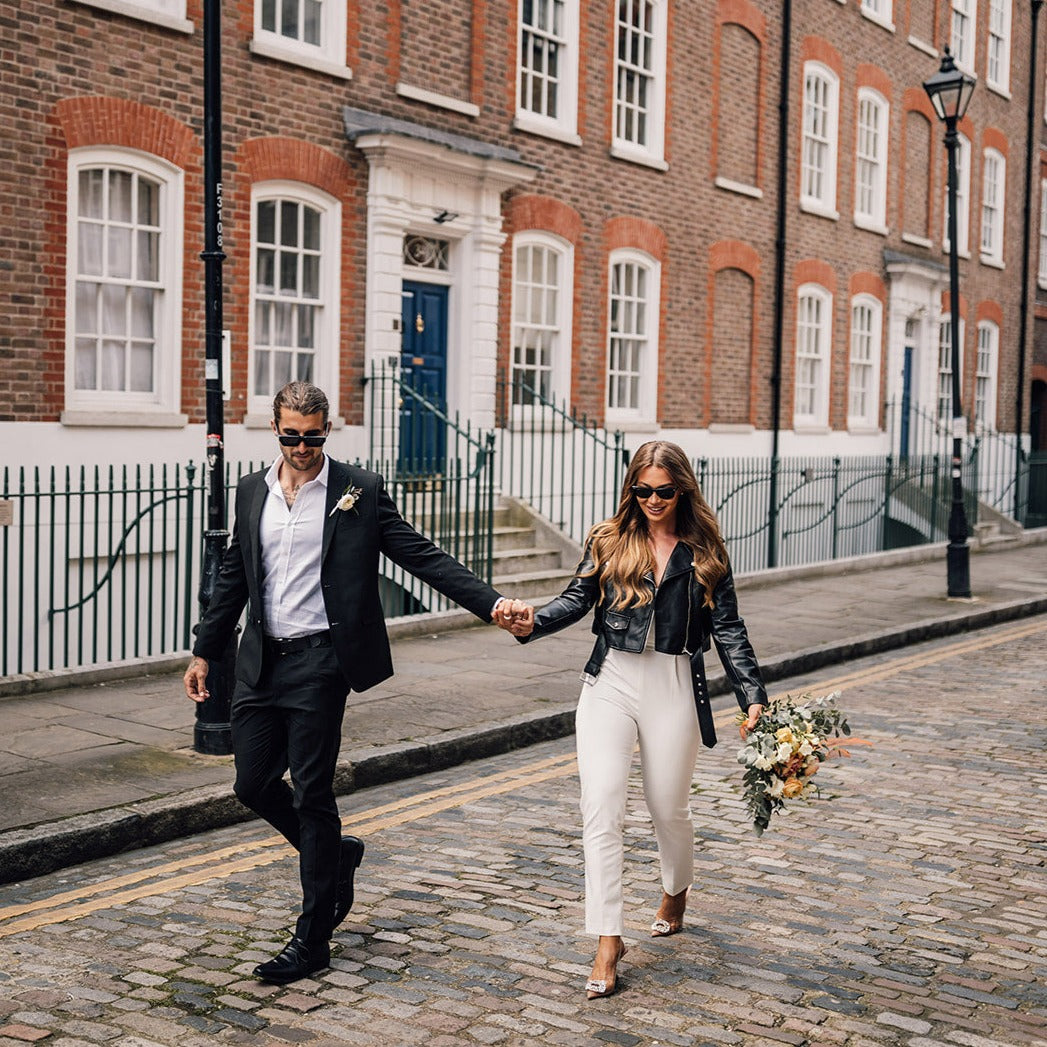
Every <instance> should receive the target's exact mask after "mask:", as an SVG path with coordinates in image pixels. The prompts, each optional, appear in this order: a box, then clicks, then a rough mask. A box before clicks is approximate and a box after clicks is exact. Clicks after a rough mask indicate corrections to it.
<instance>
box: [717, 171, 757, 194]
mask: <svg viewBox="0 0 1047 1047" xmlns="http://www.w3.org/2000/svg"><path fill="white" fill-rule="evenodd" d="M713 185H715V186H716V188H717V189H726V190H727V192H729V193H738V194H739V195H740V196H751V197H752V198H753V199H754V200H762V199H763V190H762V189H759V188H757V187H756V186H755V185H748V184H746V183H745V182H735V181H734V180H733V179H731V178H721V177H720V176H719V175H717V176H716V178H714V179H713Z"/></svg>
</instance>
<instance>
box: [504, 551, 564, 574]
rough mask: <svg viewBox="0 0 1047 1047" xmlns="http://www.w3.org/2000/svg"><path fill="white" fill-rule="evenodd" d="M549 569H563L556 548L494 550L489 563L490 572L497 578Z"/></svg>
mask: <svg viewBox="0 0 1047 1047" xmlns="http://www.w3.org/2000/svg"><path fill="white" fill-rule="evenodd" d="M551 570H556V571H560V570H563V567H562V565H561V563H560V552H559V550H558V549H538V548H533V549H504V550H496V551H495V554H494V558H493V563H492V564H491V572H492V574H494V575H495V577H497V578H501V577H504V576H506V575H508V576H509V577H512V576H513V575H518V574H531V573H533V572H534V571H551Z"/></svg>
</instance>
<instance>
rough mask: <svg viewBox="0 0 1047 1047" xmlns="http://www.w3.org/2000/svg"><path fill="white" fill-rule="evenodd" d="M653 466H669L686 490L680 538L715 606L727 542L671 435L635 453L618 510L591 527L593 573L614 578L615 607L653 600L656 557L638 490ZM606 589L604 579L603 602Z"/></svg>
mask: <svg viewBox="0 0 1047 1047" xmlns="http://www.w3.org/2000/svg"><path fill="white" fill-rule="evenodd" d="M651 466H654V467H656V468H659V469H664V470H665V471H666V472H667V473H668V474H669V476H670V478H671V480H672V483H673V486H675V487H676V488H677V490H678V491H679V492H680V497H679V501H678V502H677V504H676V537H677V538H678V539H679V540H680V541H681V542H683V543H684V544H685V545H687V546H689V547H690V549H691V553H692V556H693V563H694V574H695V578H697V580H698V581H699V582H700V583H701V584H702V585H703V586H704V588H705V599H704V603H705V605H706V606H708V607H712V606H713V599H712V593H713V590H714V589H715V588H716V585H717V583H718V582H719V581H720V579H721V578H723V576H724V575H725V574H726V573H727V570H728V559H727V546H726V545H724V541H723V537H722V536H721V534H720V525H719V523H718V522H717V520H716V514H715V513H714V512H713V511H712V509H711V508H710V507H709V503H708V502H707V501H706V500H705V499H704V498H703V497H702V492H701V490H700V488H699V487H698V479H697V477H696V476H695V475H694V470H693V469H692V468H691V463H690V462H689V461H688V460H687V455H686V454H684V452H683V450H682V449H681V448H680V447H678V446H677V445H676V444H674V443H669V442H668V441H667V440H651V441H650V442H648V443H645V444H644V445H643V446H642V447H640V448H639V449H638V450H637V451H636V454H634V455H633V459H632V461H631V462H630V463H629V468H628V470H626V473H625V481H624V483H623V484H622V496H621V499H620V501H619V502H618V511H617V512H616V513H615V514H614V516H612V517H611V518H610V519H609V520H604V521H603V522H602V523H598V524H596V526H595V527H593V528H592V530H591V531H590V532H589V538H588V541H589V542H591V543H592V557H593V564H594V567H593V570H592V571H590V572H589V575H592V574H596V575H598V576H599V578H600V580H601V583H603V582H605V581H610V583H611V586H612V588H613V590H614V598H613V600H612V601H611V607H614V608H625V607H631V606H634V605H635V606H640V605H642V604H647V603H650V602H651V600H652V598H653V597H652V594H651V590H650V588H649V587H648V586H647V584H646V583H645V582H644V575H646V574H647V572H648V571H652V570H653V569H654V556H653V554H652V552H651V545H650V542H649V541H648V538H649V531H648V527H647V517H646V516H645V515H644V511H643V509H642V508H641V507H640V502H639V500H638V499H637V498H636V495H634V494H633V492H632V487H633V484H635V483H636V482H637V477H638V476H639V475H640V473H642V472H643V471H644V469H648V468H650V467H651ZM603 592H604V589H603V585H602V584H601V586H600V599H601V601H602V600H603V598H604V597H603Z"/></svg>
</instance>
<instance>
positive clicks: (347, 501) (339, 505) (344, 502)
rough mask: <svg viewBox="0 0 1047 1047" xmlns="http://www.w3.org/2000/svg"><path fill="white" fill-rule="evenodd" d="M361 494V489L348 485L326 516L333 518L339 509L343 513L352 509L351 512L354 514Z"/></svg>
mask: <svg viewBox="0 0 1047 1047" xmlns="http://www.w3.org/2000/svg"><path fill="white" fill-rule="evenodd" d="M363 493H364V492H363V488H362V487H354V486H353V485H352V484H350V485H349V486H348V487H347V488H346V489H345V490H344V491H343V492H342V496H341V498H339V499H338V501H337V502H335V503H334V508H333V509H332V510H331V511H330V512H329V513H328V514H327V515H328V516H334V514H335V513H336V512H338V510H339V509H341V510H342V512H343V513H344V512H345V511H346V510H347V509H352V510H353V512H356V502H357V500H358V499H359V497H360V495H362V494H363Z"/></svg>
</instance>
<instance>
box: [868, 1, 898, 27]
mask: <svg viewBox="0 0 1047 1047" xmlns="http://www.w3.org/2000/svg"><path fill="white" fill-rule="evenodd" d="M861 5H862V6H861V12H862V14H863V15H864V16H865V17H866V18H868V19H869V21H870V22H875V23H876V24H877V25H882V26H883V27H884V29H890V30H891V32H892V33H893V32H894V0H861Z"/></svg>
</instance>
